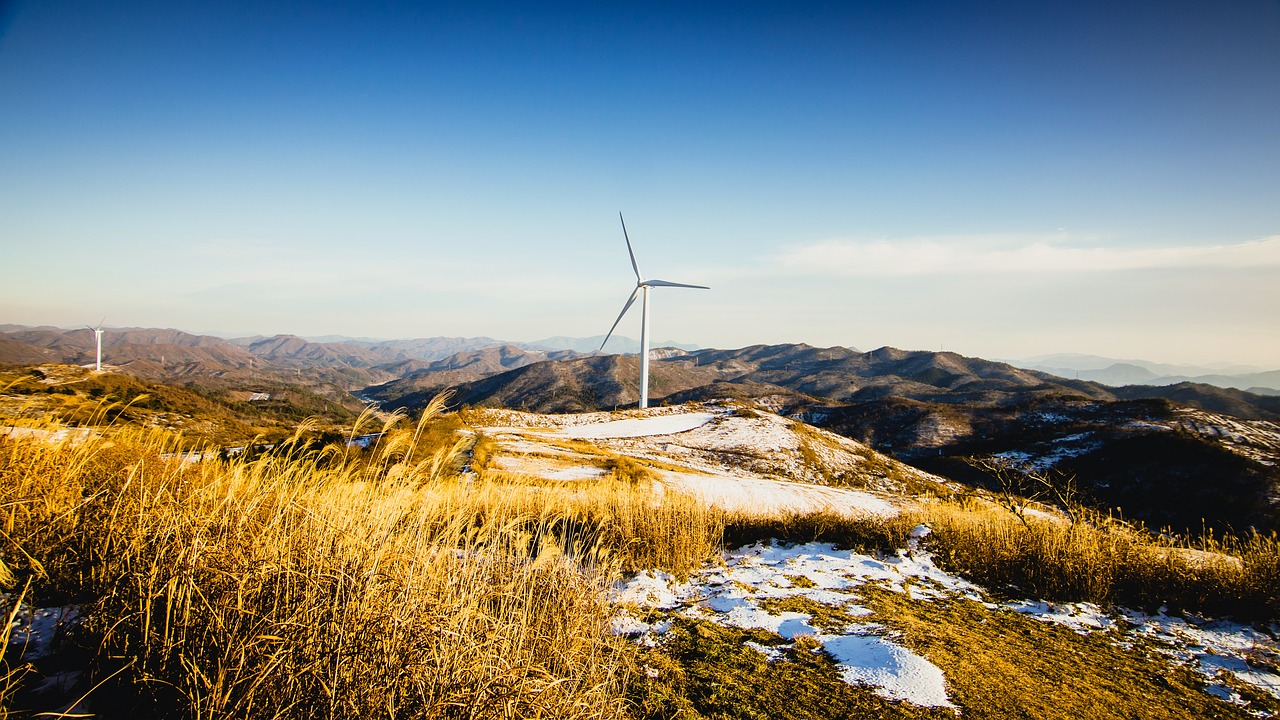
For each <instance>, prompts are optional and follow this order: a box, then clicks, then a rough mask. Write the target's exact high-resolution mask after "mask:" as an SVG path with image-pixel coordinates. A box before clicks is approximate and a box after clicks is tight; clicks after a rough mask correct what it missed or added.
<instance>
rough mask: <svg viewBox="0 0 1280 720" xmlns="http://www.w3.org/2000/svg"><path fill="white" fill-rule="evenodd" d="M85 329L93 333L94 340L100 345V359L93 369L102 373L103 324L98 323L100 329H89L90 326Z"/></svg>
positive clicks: (98, 356)
mask: <svg viewBox="0 0 1280 720" xmlns="http://www.w3.org/2000/svg"><path fill="white" fill-rule="evenodd" d="M103 320H106V318H103ZM85 327H87V328H89V329H90V330H92V331H93V338H94V340H96V341H97V343H98V355H97V358H98V359H97V361H96V362H95V363H94V366H93V369H94V370H95V371H97V372H102V322H99V323H98V327H89V326H88V325H85Z"/></svg>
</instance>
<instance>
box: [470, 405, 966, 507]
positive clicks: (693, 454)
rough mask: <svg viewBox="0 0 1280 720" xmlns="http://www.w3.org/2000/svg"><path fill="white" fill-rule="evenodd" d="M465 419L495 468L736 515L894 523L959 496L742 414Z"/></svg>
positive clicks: (854, 446)
mask: <svg viewBox="0 0 1280 720" xmlns="http://www.w3.org/2000/svg"><path fill="white" fill-rule="evenodd" d="M466 418H467V420H468V422H469V423H471V424H472V425H473V426H474V427H475V428H476V429H477V431H478V432H480V433H482V434H483V436H484V437H485V438H486V439H488V440H489V441H491V442H492V446H491V447H490V448H489V449H488V450H487V453H488V456H487V461H486V462H487V465H486V467H487V468H490V469H493V470H497V471H500V472H503V473H510V474H513V475H516V476H533V477H538V478H542V479H544V480H562V481H590V480H602V479H606V478H617V477H622V478H623V479H630V480H636V479H648V480H653V481H656V482H658V483H659V485H660V486H661V487H668V488H671V489H673V490H679V491H684V492H688V493H691V494H692V495H694V496H696V497H700V498H702V499H703V500H704V501H706V502H708V503H710V504H712V505H715V506H717V507H720V508H722V509H728V510H737V509H747V510H749V509H752V508H768V509H772V510H780V509H790V510H795V511H803V512H812V511H819V510H831V511H835V512H838V513H853V514H857V513H873V514H893V513H894V512H896V509H895V508H897V507H898V506H900V505H901V504H902V503H903V502H905V498H907V497H910V496H914V495H919V494H922V493H931V494H943V495H946V494H950V493H951V492H953V490H954V487H953V486H951V485H948V483H947V482H946V481H945V480H943V479H942V478H939V477H936V476H933V475H929V474H928V473H925V472H921V471H919V470H916V469H914V468H911V467H910V466H907V465H904V464H902V463H899V462H896V461H894V460H891V459H889V458H886V457H884V456H882V455H880V454H879V453H876V452H875V451H873V450H871V449H869V448H867V447H866V446H864V445H862V444H861V443H858V442H855V441H852V440H849V439H848V438H843V437H840V436H839V435H835V434H832V433H828V432H825V431H822V430H817V429H815V428H811V427H809V426H806V425H805V424H804V423H801V422H798V421H795V420H790V419H787V418H783V417H780V416H778V415H774V414H773V413H768V412H758V411H755V410H751V409H748V408H743V407H733V406H722V405H714V404H708V405H691V406H687V407H675V408H650V409H647V410H637V411H628V412H626V413H624V414H622V416H621V417H618V416H617V415H615V414H612V413H586V414H576V415H574V414H569V415H536V414H532V413H523V412H517V411H506V410H472V411H469V412H468V413H466ZM619 458H625V464H624V467H621V468H620V463H619Z"/></svg>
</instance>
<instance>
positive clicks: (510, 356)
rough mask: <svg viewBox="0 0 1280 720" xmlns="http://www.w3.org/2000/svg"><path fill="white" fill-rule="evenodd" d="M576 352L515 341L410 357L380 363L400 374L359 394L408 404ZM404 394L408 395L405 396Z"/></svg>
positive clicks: (411, 404)
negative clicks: (423, 357)
mask: <svg viewBox="0 0 1280 720" xmlns="http://www.w3.org/2000/svg"><path fill="white" fill-rule="evenodd" d="M577 355H578V353H576V352H574V351H572V350H560V351H556V352H551V353H546V352H540V351H537V350H525V349H523V348H520V347H517V346H515V345H501V346H498V347H490V348H483V349H480V350H468V351H465V352H461V353H458V354H456V355H451V356H449V357H447V358H443V359H441V360H436V361H434V362H427V361H424V360H410V361H405V362H402V363H397V364H395V365H384V366H382V369H384V370H387V371H390V372H393V373H395V374H397V375H399V376H400V377H399V378H398V379H396V380H392V381H390V382H387V383H384V384H382V385H378V386H376V387H369V388H365V389H364V390H363V391H362V392H361V395H362V396H363V397H366V398H369V399H373V400H378V401H379V402H382V403H385V404H389V405H393V406H405V407H412V406H413V405H414V404H415V403H417V402H418V401H419V400H420V399H425V400H430V399H431V398H432V397H434V396H435V395H436V394H437V393H439V392H441V391H442V390H444V389H446V388H449V387H453V386H457V385H462V384H464V383H468V382H474V381H477V380H481V379H483V378H487V377H490V376H492V375H497V374H500V373H503V372H506V371H508V370H513V369H516V368H522V367H525V366H527V365H532V364H534V363H540V362H545V361H547V360H567V359H571V358H573V357H576V356H577ZM406 397H408V398H410V399H408V400H406V399H405V398H406Z"/></svg>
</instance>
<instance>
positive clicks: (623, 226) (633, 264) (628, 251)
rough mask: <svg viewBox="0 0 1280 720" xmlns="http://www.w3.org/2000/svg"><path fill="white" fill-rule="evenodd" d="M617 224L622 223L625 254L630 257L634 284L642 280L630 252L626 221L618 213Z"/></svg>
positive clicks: (638, 267)
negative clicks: (634, 274) (634, 277)
mask: <svg viewBox="0 0 1280 720" xmlns="http://www.w3.org/2000/svg"><path fill="white" fill-rule="evenodd" d="M618 222H620V223H622V238H623V239H624V240H626V241H627V254H628V255H630V256H631V269H632V270H635V271H636V282H641V281H642V280H644V278H643V277H642V276H641V275H640V266H639V265H637V264H636V254H635V252H634V251H632V250H631V238H630V237H629V236H628V235H627V221H626V220H623V219H622V213H618Z"/></svg>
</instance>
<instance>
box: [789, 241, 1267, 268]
mask: <svg viewBox="0 0 1280 720" xmlns="http://www.w3.org/2000/svg"><path fill="white" fill-rule="evenodd" d="M771 264H772V265H773V266H774V267H775V268H776V269H778V270H780V271H782V272H783V273H786V274H798V275H836V276H858V277H885V276H907V275H959V274H965V275H973V274H1005V273H1021V274H1027V273H1049V274H1058V273H1089V272H1115V271H1124V270H1148V269H1170V268H1256V267H1280V236H1275V237H1270V238H1265V239H1262V240H1255V241H1251V242H1243V243H1235V244H1226V245H1185V246H1169V247H1104V246H1095V247H1072V246H1066V245H1061V244H1054V243H1052V242H1050V241H1048V240H1043V239H1035V240H1025V239H1024V240H1010V239H1007V238H1004V239H998V240H991V239H989V238H974V237H954V238H911V239H903V240H826V241H822V242H817V243H812V244H809V245H801V246H795V247H792V248H789V249H787V250H785V251H784V252H782V253H781V254H779V255H777V256H775V258H774V259H773V262H771Z"/></svg>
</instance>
